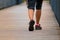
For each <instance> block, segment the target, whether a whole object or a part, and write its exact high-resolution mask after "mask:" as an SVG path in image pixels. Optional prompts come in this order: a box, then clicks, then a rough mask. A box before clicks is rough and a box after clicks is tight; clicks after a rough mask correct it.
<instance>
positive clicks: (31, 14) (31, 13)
mask: <svg viewBox="0 0 60 40" xmlns="http://www.w3.org/2000/svg"><path fill="white" fill-rule="evenodd" d="M34 7H35V0H28V16H29V19H30V22H29V31H33V30H34V27H33V26H34V23H35V22H34V20H33V17H34Z"/></svg>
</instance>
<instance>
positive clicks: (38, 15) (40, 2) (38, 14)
mask: <svg viewBox="0 0 60 40" xmlns="http://www.w3.org/2000/svg"><path fill="white" fill-rule="evenodd" d="M42 1H43V0H37V5H36V26H38V27H37V29H38V30H39V29H41V27H40V23H39V22H40V18H41V7H42Z"/></svg>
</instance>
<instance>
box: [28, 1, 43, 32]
mask: <svg viewBox="0 0 60 40" xmlns="http://www.w3.org/2000/svg"><path fill="white" fill-rule="evenodd" d="M42 2H43V0H27V7H28V16H29V28H28V30H29V31H34V24H35V29H36V30H41V29H42V27H41V26H40V23H39V22H40V18H41V8H42ZM35 10H36V15H35V16H36V22H35V21H34V19H33V18H34V12H35Z"/></svg>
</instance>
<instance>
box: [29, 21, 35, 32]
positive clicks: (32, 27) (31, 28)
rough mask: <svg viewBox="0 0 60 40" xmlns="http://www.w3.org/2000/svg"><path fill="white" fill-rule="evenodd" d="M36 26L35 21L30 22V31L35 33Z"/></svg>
mask: <svg viewBox="0 0 60 40" xmlns="http://www.w3.org/2000/svg"><path fill="white" fill-rule="evenodd" d="M34 24H35V21H34V20H31V21H30V22H29V31H33V30H34Z"/></svg>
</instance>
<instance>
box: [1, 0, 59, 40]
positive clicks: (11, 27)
mask: <svg viewBox="0 0 60 40" xmlns="http://www.w3.org/2000/svg"><path fill="white" fill-rule="evenodd" d="M40 23H41V26H42V28H43V29H42V30H39V31H37V30H34V31H33V32H29V31H28V13H27V7H26V4H25V3H23V4H21V5H16V6H13V7H10V8H6V9H3V10H0V40H60V29H59V26H58V23H57V21H56V19H55V16H54V13H53V12H52V10H51V7H50V5H49V3H48V2H46V1H44V2H43V7H42V16H41V22H40Z"/></svg>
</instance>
